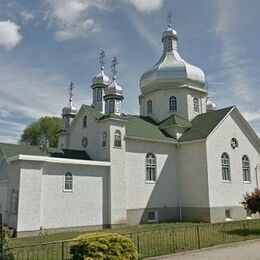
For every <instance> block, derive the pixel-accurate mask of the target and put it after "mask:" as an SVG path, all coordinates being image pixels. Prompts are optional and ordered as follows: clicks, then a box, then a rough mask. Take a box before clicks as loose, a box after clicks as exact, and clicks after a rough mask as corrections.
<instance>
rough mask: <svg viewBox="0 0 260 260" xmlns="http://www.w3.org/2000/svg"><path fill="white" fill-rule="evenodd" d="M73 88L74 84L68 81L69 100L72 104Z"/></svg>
mask: <svg viewBox="0 0 260 260" xmlns="http://www.w3.org/2000/svg"><path fill="white" fill-rule="evenodd" d="M73 89H74V84H73V82H70V86H69V102H70V104H71V105H72V97H73Z"/></svg>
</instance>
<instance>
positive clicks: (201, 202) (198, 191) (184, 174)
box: [179, 141, 209, 207]
mask: <svg viewBox="0 0 260 260" xmlns="http://www.w3.org/2000/svg"><path fill="white" fill-rule="evenodd" d="M179 160H180V184H181V204H182V207H208V206H209V195H208V176H207V155H206V143H205V141H198V142H189V143H182V144H181V145H180V147H179Z"/></svg>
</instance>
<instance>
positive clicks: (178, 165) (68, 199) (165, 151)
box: [0, 25, 260, 236]
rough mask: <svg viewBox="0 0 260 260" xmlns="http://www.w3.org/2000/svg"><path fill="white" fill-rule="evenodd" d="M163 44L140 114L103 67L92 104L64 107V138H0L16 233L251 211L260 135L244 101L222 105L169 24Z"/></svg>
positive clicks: (0, 199)
mask: <svg viewBox="0 0 260 260" xmlns="http://www.w3.org/2000/svg"><path fill="white" fill-rule="evenodd" d="M162 42H163V54H162V57H161V58H160V60H159V61H158V62H157V63H156V65H155V66H153V67H152V68H151V69H149V70H148V71H146V72H145V73H144V74H143V75H142V77H141V80H140V90H141V94H140V96H139V103H140V115H125V114H123V113H122V111H121V110H122V108H121V104H122V102H123V99H124V96H123V88H122V87H121V86H119V85H118V83H117V78H116V69H115V66H116V64H117V62H116V59H114V60H113V66H114V70H113V78H112V80H110V79H109V77H108V76H106V74H105V69H104V63H103V61H102V58H103V57H104V55H103V53H102V55H101V72H100V73H99V74H98V75H97V76H95V77H94V78H93V84H92V86H91V88H92V90H93V102H92V105H82V106H81V108H80V109H79V111H78V110H77V109H76V107H74V106H73V103H72V89H73V87H72V86H71V88H70V99H69V105H68V106H66V107H64V109H63V111H62V117H63V122H64V124H63V127H62V129H61V131H59V133H58V137H59V144H58V148H47V147H46V148H44V147H42V148H40V147H36V146H29V145H14V144H5V143H1V144H0V212H1V213H2V214H3V219H4V223H6V224H8V225H9V226H11V227H13V228H14V229H16V231H17V234H18V236H22V235H29V234H35V233H37V232H39V231H40V230H53V231H55V230H60V229H65V228H68V229H75V228H97V227H104V226H113V225H125V224H130V225H133V224H139V223H147V222H159V221H176V220H178V221H182V220H185V221H205V222H211V223H214V222H221V221H227V220H229V221H230V220H239V219H246V218H251V217H254V216H252V215H250V212H246V211H245V210H244V208H243V207H242V205H241V201H242V199H243V194H245V192H250V191H253V190H254V189H255V188H256V187H258V186H259V182H260V174H259V172H260V166H259V164H260V156H259V151H260V141H259V138H258V136H257V135H256V134H255V132H254V131H253V129H252V128H251V127H250V125H249V124H248V122H247V121H246V120H245V119H244V117H243V116H242V115H241V113H240V112H239V110H238V109H237V108H236V107H234V106H230V107H227V108H222V109H218V110H217V109H216V106H215V105H214V103H213V102H212V101H210V99H209V96H208V91H207V89H206V87H205V75H204V72H203V71H202V70H201V69H199V68H197V67H195V66H193V65H191V64H189V63H188V62H186V61H184V60H183V59H182V58H181V57H180V54H179V53H178V48H177V43H178V37H177V32H176V31H175V30H174V29H173V28H172V26H171V25H169V26H168V28H167V30H166V31H164V32H163V36H162Z"/></svg>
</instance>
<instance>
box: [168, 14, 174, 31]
mask: <svg viewBox="0 0 260 260" xmlns="http://www.w3.org/2000/svg"><path fill="white" fill-rule="evenodd" d="M172 17H173V13H172V12H171V11H169V13H168V16H167V22H168V27H169V28H170V27H172Z"/></svg>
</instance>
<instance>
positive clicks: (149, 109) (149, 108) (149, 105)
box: [147, 100, 153, 114]
mask: <svg viewBox="0 0 260 260" xmlns="http://www.w3.org/2000/svg"><path fill="white" fill-rule="evenodd" d="M152 113H153V102H152V100H148V101H147V114H152Z"/></svg>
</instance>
